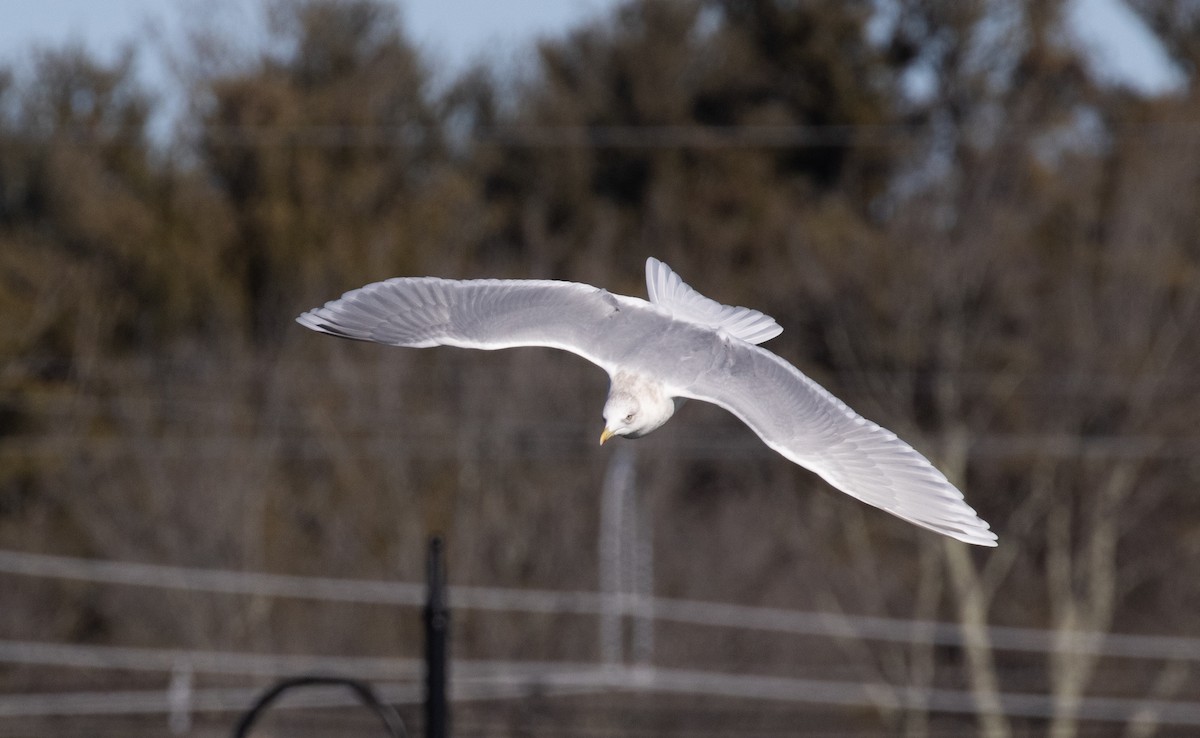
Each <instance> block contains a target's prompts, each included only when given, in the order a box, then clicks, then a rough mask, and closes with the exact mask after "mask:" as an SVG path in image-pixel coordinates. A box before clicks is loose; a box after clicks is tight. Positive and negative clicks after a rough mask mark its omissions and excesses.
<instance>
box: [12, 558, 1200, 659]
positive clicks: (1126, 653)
mask: <svg viewBox="0 0 1200 738" xmlns="http://www.w3.org/2000/svg"><path fill="white" fill-rule="evenodd" d="M0 573H5V574H13V575H21V576H33V577H52V578H64V579H72V580H77V581H90V582H96V583H104V584H120V585H132V586H145V587H163V588H171V589H180V590H190V591H204V592H214V593H220V594H253V595H259V596H273V597H286V598H294V599H304V600H319V601H333V602H349V603H359V604H386V605H395V606H407V607H420V606H423V605H424V602H425V585H423V584H415V583H406V582H388V581H377V580H376V581H372V580H360V579H334V578H329V577H304V576H294V575H284V574H266V573H255V572H237V571H228V570H218V569H198V568H191V567H179V566H166V565H162V564H141V563H132V562H116V561H100V560H94V559H80V558H72V557H65V556H52V555H47V554H33V553H25V552H18V551H0ZM449 600H450V604H451V606H452V607H455V608H462V609H474V610H489V611H505V612H526V613H543V614H574V615H588V616H594V615H610V616H611V615H614V614H616V615H620V616H626V617H634V618H643V619H648V620H655V621H660V622H673V623H679V624H689V625H701V626H708V627H718V628H730V629H743V630H758V631H769V632H777V633H785V634H791V635H803V636H819V637H838V638H855V639H865V640H877V641H885V642H893V643H928V644H934V645H946V646H962V645H964V644H965V643H966V642H968V641H970V640H972V638H973V637H974V636H978V635H981V634H982V635H985V636H986V637H987V638H988V639H989V641H990V642H991V644H992V646H993V647H994V648H996V649H999V650H1010V651H1022V652H1034V653H1088V654H1095V655H1100V656H1109V657H1118V658H1145V659H1163V660H1172V661H1200V638H1195V637H1188V636H1165V635H1138V634H1121V633H1102V632H1084V631H1064V630H1054V629H1044V628H1026V627H1015V626H999V625H991V626H987V627H986V628H983V629H982V630H981V631H976V630H975V629H974V628H970V627H967V626H964V625H961V624H959V623H952V622H943V621H930V620H912V619H904V618H885V617H875V616H867V615H844V614H833V613H821V612H807V611H799V610H786V609H782V608H770V607H760V606H751V605H736V604H728V603H718V602H704V601H696V600H682V599H673V598H663V597H645V596H640V595H634V594H606V593H601V592H587V591H578V590H562V591H555V590H536V589H509V588H499V587H473V586H452V587H450V588H449ZM0 660H2V659H0Z"/></svg>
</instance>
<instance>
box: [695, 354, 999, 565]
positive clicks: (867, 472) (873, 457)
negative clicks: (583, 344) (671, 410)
mask: <svg viewBox="0 0 1200 738" xmlns="http://www.w3.org/2000/svg"><path fill="white" fill-rule="evenodd" d="M725 343H726V348H725V354H726V361H725V362H724V364H723V365H721V366H719V367H717V368H714V370H713V371H710V372H707V373H705V374H703V375H701V376H700V377H699V378H698V379H697V380H696V381H694V382H693V383H692V384H691V385H690V386H688V387H686V388H683V389H682V390H681V391H680V394H683V395H684V396H687V397H691V398H694V399H697V400H704V401H706V402H711V403H714V404H716V405H719V406H721V407H723V408H725V409H726V410H728V411H730V412H731V413H733V414H734V415H736V416H737V417H738V418H740V419H741V420H742V421H743V422H745V423H746V425H748V426H750V428H751V429H753V430H754V432H755V433H757V434H758V435H759V437H760V438H762V440H763V441H764V442H765V443H766V444H767V445H768V446H770V447H771V448H773V449H774V450H776V451H778V452H779V453H781V454H783V455H784V456H785V457H787V458H788V459H790V460H791V461H794V462H796V463H797V464H799V465H801V466H803V467H805V468H807V469H809V470H811V471H813V472H816V473H817V474H819V475H820V476H821V477H822V478H824V479H825V481H827V482H829V483H830V484H832V485H833V486H834V487H836V488H838V489H840V490H841V491H843V492H845V493H846V494H848V495H850V496H852V497H857V498H858V499H860V500H862V501H863V502H866V503H867V504H870V505H874V506H875V507H878V508H882V509H884V510H886V511H888V512H890V513H892V514H893V515H896V516H897V517H900V518H903V519H904V520H907V521H909V522H910V523H914V524H916V525H919V526H922V527H924V528H929V529H930V530H934V531H937V532H938V533H942V534H944V535H947V536H950V537H951V538H956V539H958V540H960V541H964V542H966V543H973V544H976V545H980V546H995V545H996V534H995V533H993V532H992V531H991V530H989V529H988V528H989V526H988V524H987V523H985V522H984V521H983V520H981V519H980V518H979V516H978V515H976V514H975V511H974V510H973V509H972V508H971V507H970V506H969V505H967V503H966V502H964V501H963V496H962V493H961V492H959V491H958V489H956V488H955V487H954V485H952V484H951V483H950V482H949V481H948V480H947V479H946V477H945V476H944V475H943V474H942V473H941V472H939V471H938V470H937V469H935V468H934V467H933V465H932V464H930V463H929V461H928V460H927V459H926V458H925V457H924V456H922V455H921V454H920V453H918V452H917V451H916V449H914V448H913V447H912V446H909V445H908V444H907V443H905V442H904V441H902V440H900V439H899V438H897V437H896V434H894V433H892V432H891V431H889V430H886V429H885V428H881V427H880V426H878V425H876V424H875V423H872V422H871V421H869V420H867V419H866V418H863V417H862V416H860V415H859V414H858V413H856V412H854V411H853V410H851V409H850V408H849V407H847V406H846V404H845V403H843V402H842V401H841V400H839V399H837V398H836V397H834V396H833V395H832V394H830V393H829V392H828V391H826V390H825V389H824V388H823V387H821V386H820V385H818V384H817V383H816V382H814V381H813V380H811V379H809V378H808V377H806V376H805V375H804V374H802V373H801V372H800V371H799V370H798V369H796V368H795V367H793V366H792V365H791V364H789V363H787V362H786V361H784V360H783V359H781V358H779V357H778V356H776V355H775V354H773V353H771V352H769V351H766V350H765V349H761V348H759V347H757V346H751V345H748V344H745V343H741V342H738V341H727V342H725Z"/></svg>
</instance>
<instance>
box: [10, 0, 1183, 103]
mask: <svg viewBox="0 0 1200 738" xmlns="http://www.w3.org/2000/svg"><path fill="white" fill-rule="evenodd" d="M394 1H395V2H396V3H397V5H398V6H399V7H400V9H401V14H402V18H403V19H404V21H405V25H406V28H407V29H408V32H409V34H410V37H411V38H412V39H413V40H414V41H415V42H416V43H417V44H418V46H419V47H420V48H422V49H423V50H425V51H426V52H427V54H428V55H429V58H430V59H432V60H434V61H436V62H438V63H436V64H435V68H436V69H440V70H443V71H445V72H446V73H448V75H450V76H452V75H453V73H454V72H456V71H458V70H460V69H462V68H464V67H465V66H466V65H467V64H468V63H470V62H472V61H477V60H479V59H490V60H495V61H505V60H507V59H510V58H512V57H513V56H514V55H515V54H516V53H517V52H518V51H519V50H520V49H522V48H526V47H527V46H528V45H529V44H530V43H531V42H532V41H533V40H534V39H536V38H537V37H539V36H544V35H554V34H559V33H561V32H563V31H565V30H566V29H568V28H570V27H572V26H573V25H575V24H577V23H579V22H581V21H584V20H586V19H588V18H590V17H594V16H598V15H602V14H604V13H605V12H606V11H608V10H609V9H611V8H612V7H614V6H615V5H617V2H618V0H519V1H517V0H509V1H507V2H506V1H504V0H394ZM877 2H878V3H879V5H880V6H881V7H886V6H887V4H888V0H877ZM261 3H262V0H0V62H3V63H10V64H11V63H13V62H17V63H19V62H20V60H21V58H22V57H23V56H25V55H27V54H28V50H29V49H30V48H31V47H32V45H33V44H42V45H50V46H57V45H61V44H63V43H65V42H68V41H83V42H84V44H85V45H86V46H87V47H88V48H89V49H90V50H91V51H92V52H94V53H98V54H100V55H101V57H102V58H104V57H105V55H108V54H112V53H114V52H115V50H116V49H117V48H118V47H119V46H120V44H121V43H122V42H124V41H129V40H135V39H145V38H147V37H150V38H152V39H156V40H157V42H158V44H159V50H158V51H154V47H153V45H152V46H151V50H150V51H149V52H148V53H143V54H142V56H141V57H140V60H141V65H142V66H141V70H142V73H143V75H144V77H145V79H147V81H148V82H149V83H150V84H151V85H155V86H161V85H167V84H169V77H168V75H167V73H166V70H165V67H164V65H163V63H162V46H163V44H170V43H176V42H177V41H176V40H177V39H178V38H179V29H180V28H182V27H184V25H186V24H188V23H189V22H192V21H195V20H196V19H201V20H208V21H213V22H217V23H219V24H220V26H221V27H222V28H224V29H228V30H229V31H230V32H231V33H235V34H237V33H248V32H247V30H246V29H256V28H261V14H260V13H259V12H258V8H259V7H260V6H261ZM1066 15H1067V19H1068V21H1067V29H1066V33H1067V36H1068V41H1069V42H1070V43H1072V44H1075V45H1076V46H1077V47H1078V48H1080V49H1082V50H1084V51H1085V52H1086V53H1085V57H1086V59H1087V60H1088V65H1089V68H1090V69H1091V71H1092V73H1093V74H1094V75H1096V77H1097V78H1098V79H1101V80H1103V81H1106V82H1108V83H1111V84H1118V85H1124V86H1127V87H1129V88H1131V89H1133V90H1134V91H1138V92H1142V93H1144V94H1162V93H1169V92H1172V91H1176V90H1179V89H1181V88H1182V86H1183V85H1184V84H1185V82H1186V80H1185V78H1184V75H1183V73H1182V72H1181V71H1180V70H1179V68H1178V67H1177V66H1175V65H1174V64H1173V63H1172V62H1171V61H1170V59H1169V58H1168V57H1167V54H1166V52H1165V51H1164V50H1163V47H1162V45H1161V44H1159V43H1158V41H1157V40H1156V39H1155V37H1154V35H1153V33H1152V32H1151V31H1150V30H1149V29H1148V28H1147V27H1146V26H1145V25H1144V24H1143V23H1142V22H1141V20H1140V19H1139V18H1138V17H1137V16H1136V15H1135V14H1134V13H1133V12H1132V11H1131V10H1130V9H1129V8H1128V6H1127V5H1125V3H1124V0H1069V5H1068V11H1067V14H1066ZM249 33H252V31H251V32H249ZM252 38H253V36H252V35H248V36H247V40H251V39H252Z"/></svg>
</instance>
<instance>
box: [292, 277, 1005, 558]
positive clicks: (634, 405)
mask: <svg viewBox="0 0 1200 738" xmlns="http://www.w3.org/2000/svg"><path fill="white" fill-rule="evenodd" d="M646 287H647V290H648V292H649V297H650V299H649V300H648V301H647V300H643V299H641V298H637V297H628V296H626V295H615V294H613V293H611V292H608V291H607V290H604V289H601V288H599V287H593V286H591V285H587V284H580V283H577V282H561V281H552V280H499V279H472V280H455V279H439V278H436V277H396V278H394V279H389V280H387V281H384V282H376V283H374V284H369V285H367V286H365V287H361V288H359V289H356V290H352V291H350V292H347V293H346V294H344V295H342V297H341V299H338V300H333V301H331V302H328V303H326V304H325V306H324V307H319V308H315V309H313V310H310V311H308V312H306V313H304V314H303V315H301V316H300V317H298V318H297V319H296V320H297V322H299V323H300V324H301V325H303V326H305V327H307V328H311V329H313V330H315V331H320V332H322V333H329V334H331V335H334V336H340V337H342V338H351V339H356V340H360V341H375V342H377V343H384V344H390V345H393V346H406V347H410V348H428V347H431V346H458V347H461V348H474V349H502V348H512V347H515V346H548V347H550V348H556V349H562V350H564V351H570V352H571V353H574V354H578V355H579V356H582V357H583V358H585V359H587V360H588V361H591V362H592V363H594V364H596V365H598V366H599V367H600V368H601V369H604V370H605V371H606V372H608V376H609V379H610V380H611V385H610V387H609V391H608V400H607V401H606V402H605V404H604V423H605V426H604V431H603V433H602V434H601V436H600V443H604V442H605V441H607V440H609V439H610V438H612V437H613V436H624V437H626V438H639V437H641V436H644V435H646V434H647V433H650V432H651V431H653V430H655V429H657V428H658V427H659V426H661V425H662V424H663V423H665V422H667V420H668V419H669V418H670V417H671V415H672V414H674V412H675V410H676V408H677V407H679V405H680V404H682V403H683V401H684V400H685V399H695V400H703V401H704V402H711V403H713V404H716V405H719V406H720V407H723V408H725V409H726V410H728V411H729V412H731V413H733V414H734V415H736V416H737V417H738V418H740V419H741V420H742V421H743V422H744V423H745V424H746V425H748V426H750V428H751V429H753V430H754V432H755V433H757V434H758V436H759V437H760V438H761V439H762V440H763V442H764V443H766V444H767V445H768V446H770V447H771V448H772V449H774V450H776V451H778V452H779V453H780V454H782V455H783V456H784V457H785V458H787V459H788V460H790V461H793V462H795V463H797V464H799V465H801V466H803V467H805V468H806V469H809V470H811V471H813V472H815V473H817V474H818V475H820V476H821V477H822V478H823V479H825V481H827V482H829V483H830V484H831V485H833V486H834V487H836V488H837V489H840V490H841V491H843V492H845V493H847V494H849V495H850V496H852V497H857V498H858V499H860V500H862V501H863V502H866V503H867V504H869V505H874V506H875V507H879V508H882V509H884V510H886V511H888V512H890V513H891V514H893V515H895V516H897V517H899V518H903V519H904V520H907V521H909V522H910V523H914V524H916V525H919V526H922V527H924V528H928V529H930V530H933V531H937V532H938V533H942V534H945V535H947V536H950V537H952V538H956V539H958V540H960V541H964V542H966V543H973V544H976V545H979V546H995V545H996V534H995V533H993V532H992V531H991V530H989V529H988V528H989V526H988V524H987V523H985V522H984V521H983V520H981V519H980V518H979V517H978V516H977V515H976V514H975V511H974V510H973V509H971V507H970V506H969V505H967V503H966V502H964V501H963V496H962V493H961V492H959V491H958V490H957V489H956V488H955V487H954V485H952V484H950V482H949V481H947V480H946V477H945V476H944V475H942V473H941V472H939V471H938V470H937V469H935V468H934V467H933V465H932V464H930V463H929V461H928V460H927V459H926V458H925V457H924V456H922V455H921V454H920V453H918V452H917V451H916V450H915V449H913V448H912V447H911V446H909V445H908V444H907V443H905V442H904V441H902V440H900V439H899V438H897V437H896V435H895V434H894V433H892V432H891V431H888V430H886V429H884V428H881V427H880V426H878V425H876V424H875V423H872V422H871V421H869V420H867V419H866V418H863V417H862V416H860V415H859V414H858V413H856V412H854V411H853V410H851V409H850V408H849V407H847V406H846V404H845V403H843V402H842V401H841V400H839V399H837V398H836V397H834V396H833V395H832V394H830V393H829V392H828V391H826V390H825V389H824V388H823V387H821V386H820V385H818V384H817V383H816V382H814V381H813V380H811V379H809V378H808V377H806V376H805V375H804V374H802V373H801V372H800V371H799V370H798V369H796V368H795V367H794V366H792V365H791V364H789V363H788V362H786V361H784V360H783V359H781V358H780V357H778V356H776V355H775V354H773V353H771V352H770V351H767V350H766V349H764V348H761V347H760V346H759V345H758V344H761V343H763V342H764V341H767V340H769V339H771V338H774V337H775V336H777V335H779V334H780V333H781V332H782V331H783V329H782V328H781V327H780V326H779V324H778V323H776V322H775V320H774V319H773V318H771V317H770V316H767V315H764V314H762V313H760V312H759V311H757V310H751V309H749V308H744V307H733V306H730V305H722V304H720V303H718V302H716V301H715V300H711V299H709V298H707V297H705V296H703V295H701V294H700V293H699V292H696V291H695V290H694V289H692V288H691V287H689V286H688V285H687V284H686V283H684V281H683V280H682V279H680V278H679V275H677V274H676V273H675V272H673V271H672V270H671V268H670V267H668V266H667V265H666V264H664V263H663V262H661V261H659V260H658V259H654V258H650V259H647V260H646Z"/></svg>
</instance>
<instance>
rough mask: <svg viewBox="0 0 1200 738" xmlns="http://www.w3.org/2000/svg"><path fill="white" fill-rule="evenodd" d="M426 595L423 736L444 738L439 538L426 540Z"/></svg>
mask: <svg viewBox="0 0 1200 738" xmlns="http://www.w3.org/2000/svg"><path fill="white" fill-rule="evenodd" d="M426 574H427V577H428V587H429V589H428V595H427V597H426V600H425V736H426V738H446V727H447V721H448V717H449V715H448V714H447V710H446V637H447V631H448V630H449V625H450V608H449V607H447V605H446V570H445V564H444V563H443V562H442V539H441V537H439V536H434V537H433V538H431V539H430V540H429V560H428V570H427V572H426Z"/></svg>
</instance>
